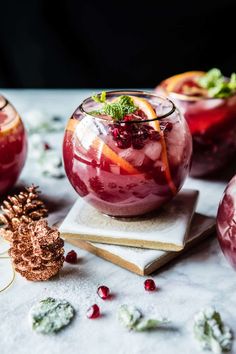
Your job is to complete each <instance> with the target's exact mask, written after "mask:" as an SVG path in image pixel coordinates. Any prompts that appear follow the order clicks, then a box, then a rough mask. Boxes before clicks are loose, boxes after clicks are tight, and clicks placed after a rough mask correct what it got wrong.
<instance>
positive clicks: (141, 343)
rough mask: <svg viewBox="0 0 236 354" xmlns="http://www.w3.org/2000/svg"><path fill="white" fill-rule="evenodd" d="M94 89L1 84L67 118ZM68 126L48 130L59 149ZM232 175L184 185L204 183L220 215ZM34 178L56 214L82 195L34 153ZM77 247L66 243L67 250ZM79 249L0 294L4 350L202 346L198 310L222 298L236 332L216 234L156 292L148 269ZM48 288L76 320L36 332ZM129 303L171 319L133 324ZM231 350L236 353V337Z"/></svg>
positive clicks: (37, 353)
mask: <svg viewBox="0 0 236 354" xmlns="http://www.w3.org/2000/svg"><path fill="white" fill-rule="evenodd" d="M94 91H95V90H2V92H3V94H4V95H5V96H7V98H8V99H9V100H10V101H11V102H13V104H14V105H15V107H16V108H17V109H18V111H19V113H20V114H21V115H22V117H24V112H25V111H27V110H31V109H35V110H40V111H43V112H46V113H47V114H53V115H59V116H62V117H64V118H65V121H66V119H67V117H69V116H70V115H71V113H72V112H73V110H74V109H75V107H76V106H77V105H78V104H79V103H80V102H81V100H82V99H83V98H85V97H86V96H87V95H89V94H90V93H91V92H92V93H93V92H94ZM62 134H63V133H53V134H50V136H48V139H50V141H52V142H53V143H54V144H55V145H56V146H57V147H58V149H60V146H61V141H62ZM226 180H227V179H225V178H222V177H219V178H218V179H217V180H205V181H203V180H200V179H188V180H187V181H186V183H185V187H189V188H194V189H198V190H199V191H200V199H199V203H198V207H197V211H198V212H201V213H203V214H205V215H209V216H215V214H216V210H217V206H218V203H219V200H220V198H221V195H222V192H223V190H224V188H225V185H226ZM32 182H33V183H35V184H37V185H39V186H40V188H41V190H42V191H43V198H44V200H45V201H46V203H47V204H48V205H49V208H50V212H51V213H50V221H51V222H52V223H54V222H57V221H59V220H60V219H61V218H62V217H64V216H65V215H66V213H67V211H68V210H69V209H70V207H71V206H72V204H73V202H74V201H75V199H76V197H77V196H76V193H75V192H74V191H73V189H72V187H71V186H70V184H69V182H68V181H67V179H66V178H62V179H53V178H48V177H47V178H46V177H42V175H40V174H39V173H38V171H37V170H34V169H33V168H32V166H31V162H30V160H28V161H27V163H26V166H25V168H24V171H23V173H22V175H21V178H20V180H19V182H18V184H17V187H20V186H22V185H25V184H30V183H32ZM71 248H72V247H71V246H70V245H69V244H66V249H67V250H70V249H71ZM73 248H74V249H75V247H73ZM76 251H77V252H78V255H79V262H78V265H73V266H72V265H69V264H65V266H64V267H63V269H62V271H61V272H60V274H59V275H58V276H57V277H55V278H54V279H53V280H51V281H47V282H38V283H31V282H28V281H26V280H25V279H23V278H21V277H20V276H17V277H16V280H15V282H14V283H13V285H12V286H11V287H10V288H9V289H8V290H7V291H5V292H3V293H1V294H0V333H1V336H0V353H1V354H9V353H10V354H14V353H15V354H28V353H34V354H42V353H48V354H58V353H70V354H85V353H86V354H111V353H116V354H144V353H145V354H149V353H150V354H151V353H157V352H158V353H161V354H174V353H181V354H189V353H191V354H195V353H196V354H197V353H201V350H200V349H199V347H198V344H197V343H196V341H195V339H194V338H193V335H192V321H193V316H194V314H195V313H196V312H198V311H199V310H200V309H201V308H203V307H205V306H208V305H213V306H215V307H216V308H217V309H218V310H219V311H220V312H221V314H222V317H223V319H224V320H225V321H226V323H227V324H228V325H230V326H231V328H232V329H233V330H234V333H236V318H235V308H236V297H235V291H236V274H235V272H234V271H233V270H232V269H231V267H230V266H229V265H228V263H227V262H226V261H225V259H224V257H223V254H222V252H221V250H220V248H219V246H218V243H217V240H216V237H215V235H214V236H212V237H211V238H209V239H208V240H206V241H204V242H203V243H201V244H200V245H198V246H195V248H194V249H192V250H190V251H188V252H187V253H186V254H185V255H184V256H181V257H180V258H178V259H177V260H175V261H174V262H171V263H170V264H169V265H167V266H165V267H164V268H162V269H161V270H160V271H158V272H157V273H155V274H154V275H153V278H154V280H155V282H156V284H157V286H158V287H159V290H158V291H157V292H154V293H151V294H150V293H147V292H145V291H144V289H143V281H144V278H143V277H140V276H138V275H136V274H133V273H130V272H129V271H126V270H124V269H122V268H119V267H118V266H116V265H113V264H111V263H109V262H106V261H104V260H102V259H100V258H97V257H96V256H94V255H92V254H89V253H87V252H86V251H82V250H80V249H76ZM1 262H2V260H0V273H1V269H3V268H2V266H1ZM101 284H105V285H107V286H109V288H110V289H111V291H112V293H113V294H114V297H113V299H112V300H110V301H103V300H101V299H99V298H98V297H97V295H96V289H97V286H98V285H101ZM47 296H52V297H58V298H65V299H67V300H68V301H70V302H71V304H72V305H73V306H74V308H75V309H76V311H77V315H76V318H75V320H74V321H73V322H72V324H71V326H69V327H68V328H66V329H65V330H64V331H62V332H60V333H58V334H57V335H54V336H42V335H38V334H35V333H33V332H32V331H31V329H30V326H29V323H28V318H27V316H28V312H29V309H30V307H31V306H32V305H33V304H34V303H35V302H36V301H38V300H40V299H42V298H45V297H47ZM93 303H97V304H98V305H99V306H100V307H101V311H102V316H101V317H100V318H99V319H96V320H88V319H87V318H86V310H87V308H88V307H89V306H90V305H92V304H93ZM124 303H126V304H133V305H136V306H138V307H140V308H141V309H142V310H143V312H144V313H149V314H151V313H154V314H161V315H163V316H167V317H168V318H169V319H170V320H171V326H170V327H168V328H167V329H165V330H164V329H161V330H155V331H152V332H148V333H147V332H145V333H133V332H129V331H128V330H126V329H125V328H123V327H122V326H121V325H120V323H119V322H118V320H117V309H118V307H119V305H121V304H124ZM232 352H233V353H236V344H235V343H234V347H233V350H232Z"/></svg>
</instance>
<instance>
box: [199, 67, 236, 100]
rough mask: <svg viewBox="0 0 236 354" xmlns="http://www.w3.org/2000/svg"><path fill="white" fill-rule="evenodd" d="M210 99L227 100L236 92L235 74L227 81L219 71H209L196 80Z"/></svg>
mask: <svg viewBox="0 0 236 354" xmlns="http://www.w3.org/2000/svg"><path fill="white" fill-rule="evenodd" d="M197 82H198V84H199V85H200V86H201V87H202V88H204V89H206V90H207V91H208V96H209V97H212V98H227V97H229V96H232V95H233V94H234V93H235V92H236V74H235V73H233V74H232V75H231V78H230V80H227V79H226V78H225V77H224V75H223V74H222V73H221V71H220V70H219V69H216V68H214V69H211V70H209V71H208V72H207V73H206V74H205V75H203V76H201V77H200V78H199V79H198V80H197Z"/></svg>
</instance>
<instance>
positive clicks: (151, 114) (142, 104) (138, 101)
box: [132, 96, 177, 194]
mask: <svg viewBox="0 0 236 354" xmlns="http://www.w3.org/2000/svg"><path fill="white" fill-rule="evenodd" d="M132 99H133V101H134V104H135V105H136V106H138V107H139V109H141V110H142V111H143V112H144V113H145V114H146V116H147V117H148V118H149V119H153V118H156V117H157V114H156V112H155V111H154V109H153V107H152V105H151V104H150V103H149V102H148V101H147V100H145V99H144V98H140V97H136V96H132ZM150 125H151V126H152V127H153V128H154V129H155V130H157V131H158V133H160V136H161V145H162V153H161V159H162V162H163V164H164V166H165V175H166V179H167V183H168V185H169V187H170V189H171V191H172V192H173V194H176V192H177V190H176V187H175V185H174V182H173V181H172V178H171V173H170V167H169V162H168V156H167V149H166V142H165V137H164V134H163V132H162V130H161V128H160V124H159V121H158V120H157V119H156V120H154V121H152V122H150Z"/></svg>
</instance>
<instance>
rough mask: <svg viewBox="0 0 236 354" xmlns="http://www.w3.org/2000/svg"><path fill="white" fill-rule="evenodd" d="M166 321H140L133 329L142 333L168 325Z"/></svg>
mask: <svg viewBox="0 0 236 354" xmlns="http://www.w3.org/2000/svg"><path fill="white" fill-rule="evenodd" d="M168 322H169V321H168V320H167V319H161V320H154V319H141V320H140V321H139V322H138V323H137V324H136V325H135V327H134V329H135V331H137V332H143V331H148V330H151V329H155V328H157V327H158V326H161V325H163V324H166V323H168Z"/></svg>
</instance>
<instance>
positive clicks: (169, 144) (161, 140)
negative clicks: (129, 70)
mask: <svg viewBox="0 0 236 354" xmlns="http://www.w3.org/2000/svg"><path fill="white" fill-rule="evenodd" d="M98 97H99V95H98ZM100 97H101V96H100ZM127 97H128V98H127ZM127 100H128V102H129V103H130V102H131V104H132V105H133V106H131V109H130V107H125V108H123V106H122V107H121V104H122V103H123V102H126V101H127ZM98 101H99V100H94V99H93V97H89V98H87V99H86V100H85V101H84V102H83V103H82V104H81V105H80V106H79V107H78V108H77V109H76V110H75V112H74V114H73V115H72V117H71V118H70V119H69V122H68V125H67V128H66V132H65V137H64V143H63V156H64V166H65V170H66V174H67V176H68V179H69V181H70V182H71V184H72V186H73V187H74V189H75V190H76V191H77V193H78V194H79V195H80V196H81V197H83V198H84V200H85V201H87V202H88V203H90V204H91V205H93V206H94V207H95V208H97V209H98V210H99V211H100V212H102V213H104V214H107V215H110V216H116V217H130V216H137V215H142V214H145V213H148V212H151V211H153V210H155V209H157V208H160V207H161V206H162V205H163V204H164V203H166V202H167V201H169V200H170V199H172V198H173V197H174V196H175V195H176V193H177V192H178V191H179V189H180V188H181V187H182V185H183V183H184V181H185V178H186V176H187V175H188V172H189V168H190V159H191V153H192V138H191V134H190V132H189V129H188V126H187V124H186V122H185V119H184V118H183V116H182V115H181V113H180V112H179V110H178V109H177V108H176V107H175V105H174V104H173V103H172V102H171V101H170V100H169V99H166V98H161V97H158V96H156V95H154V94H150V93H146V92H142V91H111V92H107V93H106V101H105V103H104V102H103V103H101V102H98ZM104 107H105V109H104ZM111 107H112V109H111V115H109V112H110V111H109V109H110V108H111ZM120 108H121V109H123V110H124V111H126V114H124V115H123V116H122V115H121V116H120V118H119V119H117V117H116V118H114V117H113V116H112V114H114V112H115V114H117V115H118V113H119V115H120V111H119V109H120ZM114 110H115V111H114ZM127 112H128V113H127Z"/></svg>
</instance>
